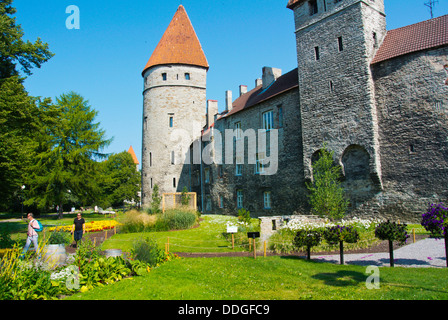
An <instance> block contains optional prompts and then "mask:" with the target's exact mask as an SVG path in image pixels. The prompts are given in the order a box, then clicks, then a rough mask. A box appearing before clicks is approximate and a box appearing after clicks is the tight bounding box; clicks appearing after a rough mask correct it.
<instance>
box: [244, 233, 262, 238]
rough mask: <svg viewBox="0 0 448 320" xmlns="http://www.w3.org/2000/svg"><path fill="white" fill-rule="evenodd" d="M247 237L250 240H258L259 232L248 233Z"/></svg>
mask: <svg viewBox="0 0 448 320" xmlns="http://www.w3.org/2000/svg"><path fill="white" fill-rule="evenodd" d="M247 237H248V238H252V239H255V238H260V232H248V233H247Z"/></svg>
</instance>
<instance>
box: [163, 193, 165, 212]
mask: <svg viewBox="0 0 448 320" xmlns="http://www.w3.org/2000/svg"><path fill="white" fill-rule="evenodd" d="M162 213H165V194H162Z"/></svg>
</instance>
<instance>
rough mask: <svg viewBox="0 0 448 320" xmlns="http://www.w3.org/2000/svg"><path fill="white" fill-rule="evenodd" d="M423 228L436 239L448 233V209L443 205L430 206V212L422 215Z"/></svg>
mask: <svg viewBox="0 0 448 320" xmlns="http://www.w3.org/2000/svg"><path fill="white" fill-rule="evenodd" d="M421 224H422V226H423V227H424V228H425V229H426V231H429V232H431V234H432V235H433V236H435V237H441V236H442V235H443V236H446V235H447V233H448V208H446V207H445V206H444V205H443V204H442V203H439V204H430V205H429V208H428V211H427V212H426V213H425V214H423V215H422V222H421Z"/></svg>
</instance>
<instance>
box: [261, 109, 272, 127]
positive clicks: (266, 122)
mask: <svg viewBox="0 0 448 320" xmlns="http://www.w3.org/2000/svg"><path fill="white" fill-rule="evenodd" d="M263 129H264V130H266V131H268V130H271V129H274V113H273V112H272V110H271V111H267V112H263Z"/></svg>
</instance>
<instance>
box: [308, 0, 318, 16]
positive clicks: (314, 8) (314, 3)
mask: <svg viewBox="0 0 448 320" xmlns="http://www.w3.org/2000/svg"><path fill="white" fill-rule="evenodd" d="M309 6H310V16H312V15H314V14H316V13H318V12H319V8H318V6H317V0H311V1H310V2H309Z"/></svg>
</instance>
